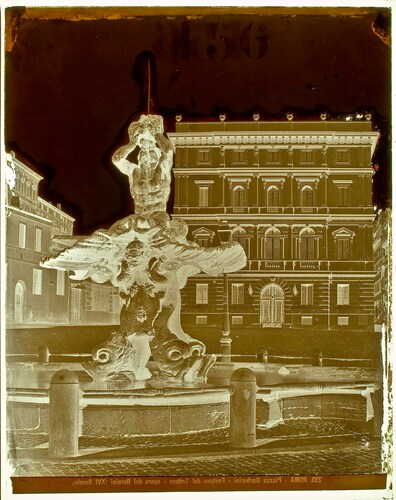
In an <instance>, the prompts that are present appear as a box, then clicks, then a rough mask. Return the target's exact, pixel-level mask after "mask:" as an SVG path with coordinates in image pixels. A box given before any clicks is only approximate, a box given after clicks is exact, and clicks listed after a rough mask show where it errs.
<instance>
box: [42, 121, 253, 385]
mask: <svg viewBox="0 0 396 500" xmlns="http://www.w3.org/2000/svg"><path fill="white" fill-rule="evenodd" d="M128 133H129V143H128V144H127V145H125V146H122V147H120V148H119V149H118V150H117V151H116V152H115V153H114V155H113V163H114V164H115V165H116V167H117V168H118V169H119V170H120V171H121V172H122V173H124V174H125V175H127V176H128V179H129V185H130V191H131V196H132V198H133V200H134V204H135V214H133V215H130V216H128V217H126V218H124V219H122V220H120V221H117V222H116V223H115V224H113V225H112V226H111V227H110V228H109V229H108V230H105V229H100V230H98V231H95V232H94V233H93V234H92V235H91V236H88V237H86V238H83V239H82V240H80V241H78V242H77V243H76V244H75V245H74V246H72V247H70V248H67V249H65V250H63V251H62V252H60V253H59V255H57V256H55V257H50V258H48V259H46V260H45V261H44V262H43V263H42V266H44V267H48V268H54V269H62V270H67V271H72V272H73V273H74V274H73V275H71V276H70V278H71V279H74V280H85V279H91V280H92V281H94V282H96V283H104V282H107V281H110V282H111V283H112V284H113V285H114V286H115V287H117V288H118V290H119V293H120V296H121V298H122V299H123V301H124V304H123V307H122V309H121V314H120V328H119V330H118V331H116V332H114V333H113V334H112V335H111V338H110V339H109V340H108V341H107V342H105V343H104V344H102V345H100V346H98V347H97V348H95V349H94V352H93V361H92V362H88V363H84V365H83V366H84V369H85V370H86V371H87V372H88V373H89V374H90V375H91V376H92V377H93V378H94V380H123V379H125V378H126V377H127V378H130V379H131V380H148V379H151V378H153V381H155V382H159V381H162V382H163V383H164V384H166V382H171V383H181V384H182V383H184V382H186V383H201V382H205V381H206V378H207V372H208V370H209V368H210V367H211V366H212V365H213V363H214V362H215V356H214V355H208V354H205V346H204V344H202V343H201V342H200V341H198V340H195V339H192V338H191V337H190V336H189V335H188V334H186V333H185V332H184V331H183V329H182V327H181V324H180V310H181V296H180V289H182V288H183V287H184V286H185V285H186V282H187V279H188V277H190V276H193V275H195V274H197V273H200V272H204V273H207V274H211V275H217V274H221V273H229V272H232V271H236V270H239V269H241V268H242V267H244V266H245V264H246V255H245V252H244V250H243V248H242V247H241V246H240V245H239V243H237V242H228V243H226V244H224V245H223V246H221V247H214V248H202V247H200V246H199V245H198V244H196V243H193V242H190V241H188V240H187V239H186V236H187V233H188V227H187V224H186V223H185V222H183V221H181V220H172V219H171V217H170V215H169V214H168V213H167V212H166V211H165V210H166V203H167V201H168V198H169V194H170V185H171V169H172V164H173V149H172V145H171V143H170V141H169V140H168V139H167V138H166V137H165V136H164V128H163V121H162V117H161V116H159V115H150V114H149V115H142V116H141V117H140V119H139V120H138V121H136V122H133V123H132V124H131V125H130V127H129V130H128ZM136 149H138V154H137V162H136V163H135V162H133V161H130V160H129V156H130V155H131V153H133V152H135V150H136ZM151 356H152V357H153V359H154V361H155V362H156V365H157V369H156V373H155V374H153V373H152V372H151V371H150V370H149V369H148V368H147V363H148V361H149V359H150V357H151Z"/></svg>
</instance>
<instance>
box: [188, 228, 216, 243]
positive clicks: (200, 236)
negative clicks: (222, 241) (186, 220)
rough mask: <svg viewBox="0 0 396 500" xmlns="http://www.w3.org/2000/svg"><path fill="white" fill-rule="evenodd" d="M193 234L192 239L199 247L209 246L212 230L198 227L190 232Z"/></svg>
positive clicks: (211, 239)
mask: <svg viewBox="0 0 396 500" xmlns="http://www.w3.org/2000/svg"><path fill="white" fill-rule="evenodd" d="M192 234H193V236H194V241H195V242H196V243H198V245H199V246H201V247H205V248H206V247H209V246H210V244H211V243H212V241H213V237H214V232H213V231H210V230H209V229H206V228H205V227H200V228H199V229H196V230H195V231H193V232H192Z"/></svg>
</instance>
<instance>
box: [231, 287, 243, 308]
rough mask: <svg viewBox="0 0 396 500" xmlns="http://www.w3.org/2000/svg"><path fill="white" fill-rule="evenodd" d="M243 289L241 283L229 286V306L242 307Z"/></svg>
mask: <svg viewBox="0 0 396 500" xmlns="http://www.w3.org/2000/svg"><path fill="white" fill-rule="evenodd" d="M244 291H245V287H244V285H243V283H232V285H231V304H234V305H243V302H244Z"/></svg>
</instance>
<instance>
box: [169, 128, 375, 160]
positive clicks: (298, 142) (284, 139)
mask: <svg viewBox="0 0 396 500" xmlns="http://www.w3.org/2000/svg"><path fill="white" fill-rule="evenodd" d="M168 136H169V139H170V140H171V142H172V143H173V144H174V145H175V146H187V147H188V146H193V147H194V146H215V147H220V146H223V147H224V148H227V147H228V148H233V147H234V148H235V147H245V148H254V147H255V146H265V147H274V146H283V147H289V146H291V147H296V148H298V147H303V146H304V147H305V146H312V147H315V148H322V147H328V146H338V147H340V146H342V147H353V146H370V147H371V154H373V153H374V150H375V147H376V145H377V142H378V138H379V132H376V131H372V130H367V131H365V130H356V131H345V130H340V131H337V130H298V131H296V130H281V131H279V130H273V131H268V130H266V131H260V130H247V131H245V130H238V129H235V130H207V131H188V130H186V131H180V132H170V133H168Z"/></svg>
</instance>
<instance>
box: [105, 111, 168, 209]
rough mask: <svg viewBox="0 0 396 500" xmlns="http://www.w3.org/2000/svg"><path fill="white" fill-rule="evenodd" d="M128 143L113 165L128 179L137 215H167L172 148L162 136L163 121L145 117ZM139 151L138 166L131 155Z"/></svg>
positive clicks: (136, 124) (131, 132)
mask: <svg viewBox="0 0 396 500" xmlns="http://www.w3.org/2000/svg"><path fill="white" fill-rule="evenodd" d="M128 134H129V141H130V142H129V143H128V144H126V145H125V146H122V147H121V148H119V149H118V150H117V151H116V152H115V153H114V155H113V163H114V165H115V166H116V167H117V168H118V169H119V170H120V171H121V172H123V173H124V174H126V175H128V178H129V186H130V191H131V196H132V198H133V200H134V203H135V213H136V214H139V215H143V216H147V215H149V214H151V213H153V212H155V211H158V210H160V211H165V210H166V203H167V201H168V198H169V194H170V179H171V170H172V165H173V147H172V144H171V142H170V141H169V140H168V139H167V138H166V137H165V136H164V135H163V134H164V126H163V121H162V117H161V116H158V115H142V116H141V117H140V119H139V121H138V122H134V123H132V124H131V125H130V127H129V129H128ZM137 147H138V148H139V151H138V154H137V162H136V163H135V162H133V161H131V160H129V158H128V157H129V155H130V154H131V153H132V152H133V151H135V149H136V148H137Z"/></svg>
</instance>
